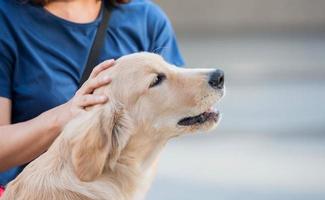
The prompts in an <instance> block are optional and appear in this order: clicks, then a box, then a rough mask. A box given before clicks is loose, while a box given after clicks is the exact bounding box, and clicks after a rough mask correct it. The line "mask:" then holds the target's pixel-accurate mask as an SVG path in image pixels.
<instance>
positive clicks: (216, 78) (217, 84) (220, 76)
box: [209, 69, 225, 89]
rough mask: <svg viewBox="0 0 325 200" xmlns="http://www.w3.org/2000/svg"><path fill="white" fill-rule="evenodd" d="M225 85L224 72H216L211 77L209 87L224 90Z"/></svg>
mask: <svg viewBox="0 0 325 200" xmlns="http://www.w3.org/2000/svg"><path fill="white" fill-rule="evenodd" d="M224 83H225V78H224V73H223V71H222V70H219V69H217V70H215V71H214V72H212V74H211V75H210V79H209V85H210V86H211V87H213V88H214V89H222V88H223V85H224Z"/></svg>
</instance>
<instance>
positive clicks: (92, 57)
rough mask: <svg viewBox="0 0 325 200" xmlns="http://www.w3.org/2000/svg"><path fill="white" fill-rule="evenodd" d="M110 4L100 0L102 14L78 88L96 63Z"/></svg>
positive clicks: (101, 45) (102, 41)
mask: <svg viewBox="0 0 325 200" xmlns="http://www.w3.org/2000/svg"><path fill="white" fill-rule="evenodd" d="M111 8H112V6H111V5H109V3H108V2H107V1H105V0H103V2H102V8H101V9H102V10H103V16H102V21H101V22H100V24H99V27H98V29H97V32H96V36H95V40H94V42H93V44H92V47H91V49H90V53H89V56H88V61H87V64H86V67H85V69H84V72H83V74H82V77H81V79H80V82H79V88H80V87H81V86H82V84H83V83H84V82H86V81H87V80H88V78H89V76H90V74H91V72H92V71H93V69H94V67H95V66H96V65H97V64H98V63H97V62H98V58H99V55H100V50H101V49H102V47H103V44H104V40H105V35H106V29H107V26H108V21H109V18H110V15H111V10H112V9H111Z"/></svg>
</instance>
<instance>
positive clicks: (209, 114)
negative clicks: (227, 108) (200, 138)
mask: <svg viewBox="0 0 325 200" xmlns="http://www.w3.org/2000/svg"><path fill="white" fill-rule="evenodd" d="M219 115H220V113H219V111H217V110H214V109H212V108H210V109H209V110H208V111H205V112H203V113H201V114H199V115H196V116H191V117H185V118H183V119H181V120H180V121H179V122H178V123H177V124H178V125H180V126H194V125H201V124H204V123H206V122H210V121H213V122H217V121H218V119H219Z"/></svg>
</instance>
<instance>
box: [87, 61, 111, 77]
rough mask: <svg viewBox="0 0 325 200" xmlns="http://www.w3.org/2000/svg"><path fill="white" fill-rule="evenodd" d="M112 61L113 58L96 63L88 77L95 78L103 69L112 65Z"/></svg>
mask: <svg viewBox="0 0 325 200" xmlns="http://www.w3.org/2000/svg"><path fill="white" fill-rule="evenodd" d="M114 63H115V60H114V59H111V60H106V61H104V62H102V63H100V64H99V65H97V66H96V67H95V68H94V69H93V71H92V72H91V74H90V76H89V78H95V77H96V76H97V75H98V74H99V73H100V72H102V71H103V70H105V69H107V68H110V67H112V66H113V65H114Z"/></svg>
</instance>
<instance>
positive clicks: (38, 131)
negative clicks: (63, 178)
mask: <svg viewBox="0 0 325 200" xmlns="http://www.w3.org/2000/svg"><path fill="white" fill-rule="evenodd" d="M60 110H61V111H62V112H64V111H63V109H61V108H60V106H59V107H57V108H56V109H55V110H49V111H47V112H45V113H43V114H41V115H39V116H38V117H36V118H34V119H32V120H29V121H26V122H22V123H17V124H12V125H3V126H0V171H5V170H7V169H9V168H11V167H14V166H18V165H22V164H25V163H28V162H30V161H32V160H33V159H35V158H37V157H38V156H39V155H41V154H42V153H43V152H44V151H46V150H47V149H48V148H49V146H50V145H51V144H52V142H53V141H54V140H55V138H56V137H57V136H58V135H59V133H60V131H61V129H62V123H60V122H59V119H57V117H56V116H57V115H56V114H55V113H54V112H59V111H60Z"/></svg>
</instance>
